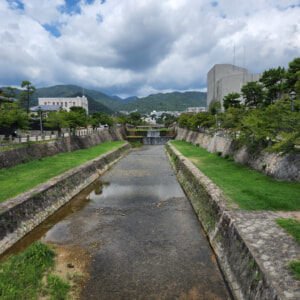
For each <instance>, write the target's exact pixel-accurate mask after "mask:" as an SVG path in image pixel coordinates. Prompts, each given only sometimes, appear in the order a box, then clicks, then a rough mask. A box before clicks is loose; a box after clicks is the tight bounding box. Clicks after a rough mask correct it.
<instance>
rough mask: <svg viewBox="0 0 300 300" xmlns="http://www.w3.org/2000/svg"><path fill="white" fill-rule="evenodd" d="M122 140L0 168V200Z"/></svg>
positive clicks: (103, 151) (31, 186) (39, 182)
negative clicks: (8, 167)
mask: <svg viewBox="0 0 300 300" xmlns="http://www.w3.org/2000/svg"><path fill="white" fill-rule="evenodd" d="M124 143H125V142H124V141H117V142H106V143H102V144H100V145H98V146H95V147H91V148H89V149H83V150H78V151H74V152H71V153H60V154H58V155H56V156H52V157H47V158H44V159H42V160H34V161H31V162H29V163H26V164H23V165H18V166H16V167H13V168H10V169H1V170H0V190H1V193H0V202H2V201H4V200H6V199H8V198H11V197H14V196H17V195H18V194H21V193H23V192H26V191H28V190H29V189H31V188H33V187H35V186H37V185H38V184H41V183H43V182H46V181H47V180H49V179H51V178H53V177H55V176H57V175H59V174H61V173H64V172H66V171H68V170H70V169H72V168H74V167H77V166H79V165H81V164H83V163H85V162H88V161H89V160H92V159H93V158H95V157H97V156H99V155H101V154H103V153H106V152H108V151H110V150H112V149H116V148H119V147H120V146H121V145H123V144H124Z"/></svg>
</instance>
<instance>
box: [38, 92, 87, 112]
mask: <svg viewBox="0 0 300 300" xmlns="http://www.w3.org/2000/svg"><path fill="white" fill-rule="evenodd" d="M42 105H48V106H51V105H52V106H55V105H58V106H60V107H61V108H63V109H64V110H66V111H70V108H71V107H72V106H79V107H83V108H84V109H85V110H86V113H87V114H88V112H89V108H88V100H87V98H86V97H85V96H82V97H79V96H77V97H74V98H67V97H66V98H39V106H42Z"/></svg>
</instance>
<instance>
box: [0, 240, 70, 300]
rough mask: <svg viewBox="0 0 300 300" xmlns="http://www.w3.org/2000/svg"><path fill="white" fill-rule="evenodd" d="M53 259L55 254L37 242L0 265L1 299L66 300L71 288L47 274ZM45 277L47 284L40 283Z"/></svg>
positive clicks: (66, 283) (53, 263) (52, 264)
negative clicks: (42, 299)
mask: <svg viewBox="0 0 300 300" xmlns="http://www.w3.org/2000/svg"><path fill="white" fill-rule="evenodd" d="M54 257H55V252H54V251H53V250H52V249H50V248H49V247H48V246H46V245H45V244H43V243H40V242H37V243H34V244H32V245H31V246H30V247H29V248H28V249H27V250H26V251H25V252H23V253H21V254H18V255H12V256H10V258H9V259H8V260H7V261H5V262H4V263H2V264H0V299H7V300H10V299H11V300H13V299H20V300H23V299H38V298H40V296H45V295H48V296H50V299H66V297H67V293H68V292H69V290H70V284H69V283H68V282H66V281H64V280H62V279H61V278H59V277H58V276H55V275H51V273H50V272H51V270H52V269H53V267H54V265H55V261H54ZM45 276H46V278H47V280H46V281H45V280H44V281H43V278H44V277H45ZM48 299H49V298H48Z"/></svg>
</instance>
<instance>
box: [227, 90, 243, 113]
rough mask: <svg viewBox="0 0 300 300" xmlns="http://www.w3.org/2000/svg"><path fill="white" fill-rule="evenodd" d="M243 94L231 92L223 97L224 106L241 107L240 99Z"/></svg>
mask: <svg viewBox="0 0 300 300" xmlns="http://www.w3.org/2000/svg"><path fill="white" fill-rule="evenodd" d="M240 97H241V95H240V94H239V93H230V94H228V95H227V96H225V97H224V99H223V107H224V108H225V110H226V109H228V108H229V107H240V106H241V100H240V99H239V98H240Z"/></svg>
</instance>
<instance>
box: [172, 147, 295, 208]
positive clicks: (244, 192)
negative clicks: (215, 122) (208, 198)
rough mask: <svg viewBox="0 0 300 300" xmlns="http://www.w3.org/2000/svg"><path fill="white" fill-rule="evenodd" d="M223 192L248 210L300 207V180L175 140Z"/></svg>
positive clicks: (179, 148) (185, 154)
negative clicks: (274, 175)
mask: <svg viewBox="0 0 300 300" xmlns="http://www.w3.org/2000/svg"><path fill="white" fill-rule="evenodd" d="M171 143H172V145H173V146H175V147H176V148H177V149H178V150H179V151H180V152H181V153H182V154H183V155H184V156H186V157H187V158H189V159H190V160H191V161H192V162H193V163H194V164H195V165H196V166H197V167H198V168H199V169H200V170H201V171H202V172H203V173H204V174H205V175H206V176H207V177H209V178H210V179H211V180H212V181H213V182H214V183H215V184H216V185H217V186H218V187H219V188H220V189H221V190H223V192H224V193H225V194H226V195H227V196H229V197H230V198H231V199H232V200H233V201H234V202H236V203H237V204H238V205H239V206H240V207H241V208H242V209H246V210H274V211H275V210H282V211H294V210H300V183H299V182H285V181H276V180H274V179H273V178H271V177H268V176H266V175H264V174H261V173H259V172H257V171H255V170H252V169H250V168H248V167H246V166H244V165H241V164H238V163H235V162H234V161H232V160H230V159H224V158H223V157H220V156H218V155H216V154H211V153H209V152H207V151H206V150H204V149H203V148H200V147H195V146H193V145H191V144H190V143H187V142H184V141H172V142H171Z"/></svg>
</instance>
